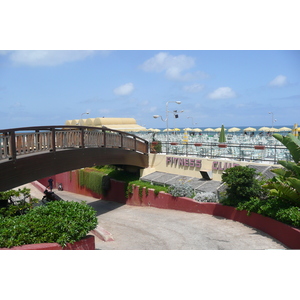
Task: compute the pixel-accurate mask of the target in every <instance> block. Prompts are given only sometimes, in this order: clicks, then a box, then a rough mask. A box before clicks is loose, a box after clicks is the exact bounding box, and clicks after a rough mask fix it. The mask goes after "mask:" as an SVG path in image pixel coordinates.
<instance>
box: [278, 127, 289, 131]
mask: <svg viewBox="0 0 300 300" xmlns="http://www.w3.org/2000/svg"><path fill="white" fill-rule="evenodd" d="M278 131H292V128H288V127H281V128H279V129H278Z"/></svg>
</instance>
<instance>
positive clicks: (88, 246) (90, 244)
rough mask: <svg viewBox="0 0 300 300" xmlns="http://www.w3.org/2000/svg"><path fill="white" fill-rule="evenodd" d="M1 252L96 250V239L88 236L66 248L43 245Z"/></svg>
mask: <svg viewBox="0 0 300 300" xmlns="http://www.w3.org/2000/svg"><path fill="white" fill-rule="evenodd" d="M0 250H95V237H94V236H93V235H88V236H86V237H85V238H83V239H82V240H80V241H78V242H75V243H73V244H67V245H66V247H64V248H63V247H61V246H60V245H59V244H58V243H42V244H31V245H23V246H16V247H12V248H0Z"/></svg>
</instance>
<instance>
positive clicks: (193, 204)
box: [40, 171, 300, 249]
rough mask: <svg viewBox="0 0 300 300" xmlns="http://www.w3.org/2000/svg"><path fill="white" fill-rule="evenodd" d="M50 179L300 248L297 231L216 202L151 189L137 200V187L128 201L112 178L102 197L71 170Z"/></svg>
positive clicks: (79, 190) (72, 188)
mask: <svg viewBox="0 0 300 300" xmlns="http://www.w3.org/2000/svg"><path fill="white" fill-rule="evenodd" d="M70 176H71V177H70ZM52 178H53V179H54V180H55V181H56V182H57V183H59V182H61V183H63V185H64V189H65V190H67V191H70V192H73V193H78V194H82V195H86V196H92V197H96V198H99V199H103V200H109V201H115V202H119V203H124V204H128V205H136V206H152V207H157V208H164V209H175V210H181V211H186V212H194V213H203V214H210V215H213V216H219V217H223V218H226V219H230V220H233V221H238V222H241V223H243V224H246V225H249V226H251V227H254V228H256V229H258V230H261V231H263V232H265V233H267V234H269V235H270V236H272V237H274V238H275V239H277V240H278V241H280V242H282V243H283V244H285V245H286V246H287V247H289V248H291V249H300V230H299V229H297V228H294V227H292V226H289V225H286V224H284V223H281V222H279V221H276V220H274V219H272V218H269V217H265V216H262V215H260V214H257V213H251V215H250V216H248V215H247V212H246V211H238V210H236V209H235V208H234V207H231V206H225V205H222V204H218V203H201V202H198V201H195V200H193V199H190V198H185V197H172V196H171V195H170V194H168V193H163V192H160V193H159V194H158V195H157V196H156V195H155V193H154V190H151V189H149V190H148V193H147V194H146V189H145V188H144V189H143V195H142V197H140V195H139V188H138V187H134V188H133V193H132V195H130V197H129V198H128V199H127V198H126V197H125V183H124V182H120V181H116V180H113V179H112V180H111V189H110V190H109V191H108V193H107V195H106V196H101V195H97V194H95V193H93V192H91V191H89V190H87V189H85V188H80V187H78V179H77V176H76V172H74V171H72V173H70V172H67V173H63V174H58V175H56V177H55V176H53V177H52ZM70 178H71V179H70ZM47 179H48V178H45V179H43V180H40V182H42V183H44V184H46V183H47Z"/></svg>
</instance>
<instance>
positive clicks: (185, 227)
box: [27, 185, 287, 250]
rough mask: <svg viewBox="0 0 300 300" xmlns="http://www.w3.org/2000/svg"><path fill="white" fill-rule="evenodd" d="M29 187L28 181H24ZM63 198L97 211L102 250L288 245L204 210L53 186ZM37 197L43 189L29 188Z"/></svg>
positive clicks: (98, 246) (282, 246)
mask: <svg viewBox="0 0 300 300" xmlns="http://www.w3.org/2000/svg"><path fill="white" fill-rule="evenodd" d="M27 186H28V187H29V188H32V186H31V185H27ZM54 192H55V193H56V194H58V195H59V196H60V197H61V198H62V199H64V200H66V201H86V202H87V203H88V204H89V205H91V206H92V207H94V208H95V210H96V211H97V218H98V225H99V226H100V227H101V228H104V229H105V230H106V231H108V232H109V233H111V235H112V237H113V239H114V240H113V241H106V242H105V241H103V240H101V239H99V238H96V248H97V249H102V250H143V249H145V250H146V249H147V250H188V249H194V250H222V249H224V250H230V249H232V250H242V249H244V250H254V249H260V250H263V249H287V248H286V247H285V246H284V245H282V244H281V243H280V242H278V241H277V240H275V239H273V238H272V237H270V236H269V235H267V234H265V233H263V232H261V231H259V230H256V229H254V228H252V227H249V226H246V225H244V224H241V223H239V222H236V221H232V220H227V219H224V218H221V217H214V216H211V215H206V214H197V213H187V212H182V211H176V210H168V209H159V208H154V207H138V206H130V205H123V204H119V203H117V202H111V201H105V200H99V199H95V198H92V197H87V196H83V195H78V194H74V193H70V192H67V191H57V190H54ZM32 194H33V195H34V196H35V197H37V198H40V199H41V197H42V196H43V195H42V193H40V192H39V191H37V190H36V189H32Z"/></svg>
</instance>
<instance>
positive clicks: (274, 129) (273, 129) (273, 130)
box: [269, 127, 279, 132]
mask: <svg viewBox="0 0 300 300" xmlns="http://www.w3.org/2000/svg"><path fill="white" fill-rule="evenodd" d="M269 131H270V132H278V131H279V130H278V129H277V128H273V127H272V128H270V129H269Z"/></svg>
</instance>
